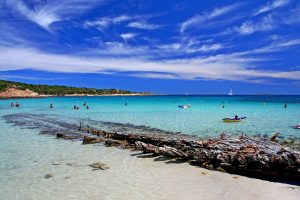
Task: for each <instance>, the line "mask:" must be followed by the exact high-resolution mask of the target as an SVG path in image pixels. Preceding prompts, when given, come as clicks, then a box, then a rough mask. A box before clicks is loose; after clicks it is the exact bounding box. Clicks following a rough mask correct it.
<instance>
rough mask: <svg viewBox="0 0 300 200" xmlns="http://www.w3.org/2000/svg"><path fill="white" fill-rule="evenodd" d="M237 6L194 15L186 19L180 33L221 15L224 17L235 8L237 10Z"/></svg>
mask: <svg viewBox="0 0 300 200" xmlns="http://www.w3.org/2000/svg"><path fill="white" fill-rule="evenodd" d="M239 5H240V4H233V5H230V6H226V7H221V8H215V9H214V10H212V11H211V12H207V13H202V14H200V15H195V16H193V17H191V18H189V19H187V20H186V21H184V22H183V23H182V24H181V25H180V32H181V33H183V32H185V31H186V30H187V29H189V28H192V27H195V26H200V25H201V24H203V23H205V22H207V21H209V20H212V19H215V18H217V17H220V16H222V15H225V14H227V13H229V12H231V11H233V10H235V9H236V8H238V7H239Z"/></svg>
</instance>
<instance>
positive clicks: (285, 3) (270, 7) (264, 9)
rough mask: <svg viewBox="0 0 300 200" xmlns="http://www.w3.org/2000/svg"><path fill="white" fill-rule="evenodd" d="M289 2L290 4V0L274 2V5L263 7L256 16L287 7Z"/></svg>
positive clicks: (276, 0)
mask: <svg viewBox="0 0 300 200" xmlns="http://www.w3.org/2000/svg"><path fill="white" fill-rule="evenodd" d="M289 2H290V1H289V0H274V1H273V2H272V3H270V2H269V3H268V4H267V5H265V6H263V7H261V8H260V9H259V10H258V11H257V12H255V14H254V16H255V15H259V14H262V13H266V12H269V11H271V10H274V9H276V8H279V7H283V6H285V5H287V4H288V3H289Z"/></svg>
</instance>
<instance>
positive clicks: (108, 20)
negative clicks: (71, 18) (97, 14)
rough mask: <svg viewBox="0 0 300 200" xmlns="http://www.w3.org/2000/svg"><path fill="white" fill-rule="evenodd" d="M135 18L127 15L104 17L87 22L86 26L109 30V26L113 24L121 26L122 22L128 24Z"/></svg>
mask: <svg viewBox="0 0 300 200" xmlns="http://www.w3.org/2000/svg"><path fill="white" fill-rule="evenodd" d="M132 19H133V17H130V16H127V15H120V16H116V17H102V18H99V19H97V20H94V21H86V22H85V26H88V27H89V26H91V27H93V26H95V27H98V28H100V29H101V28H108V27H109V26H111V25H113V24H120V23H122V22H126V21H129V20H132Z"/></svg>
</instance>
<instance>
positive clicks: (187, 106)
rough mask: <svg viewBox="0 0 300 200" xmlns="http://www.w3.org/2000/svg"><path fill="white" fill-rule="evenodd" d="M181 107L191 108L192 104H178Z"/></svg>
mask: <svg viewBox="0 0 300 200" xmlns="http://www.w3.org/2000/svg"><path fill="white" fill-rule="evenodd" d="M178 107H179V108H184V109H187V108H190V107H192V106H191V105H188V104H187V105H179V106H178Z"/></svg>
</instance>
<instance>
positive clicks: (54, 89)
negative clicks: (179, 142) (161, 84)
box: [0, 80, 146, 96]
mask: <svg viewBox="0 0 300 200" xmlns="http://www.w3.org/2000/svg"><path fill="white" fill-rule="evenodd" d="M9 87H16V88H18V89H20V90H26V89H29V90H31V91H33V92H37V93H39V94H41V95H58V96H63V95H67V94H88V95H110V94H135V92H130V91H127V90H117V89H95V88H77V87H67V86H60V85H33V84H26V83H20V82H14V81H6V80H0V92H1V91H5V90H6V89H7V88H9ZM139 94H140V93H139ZM143 94H146V93H143Z"/></svg>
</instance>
